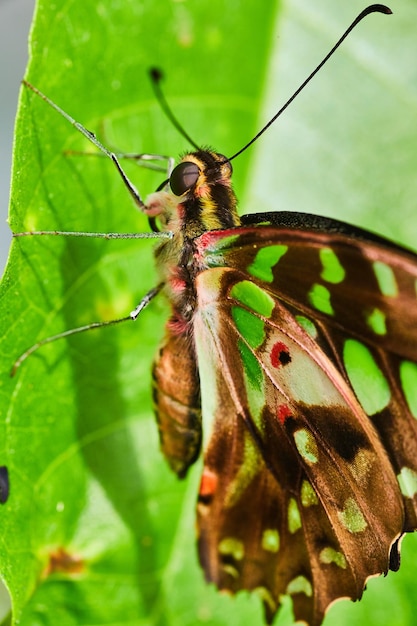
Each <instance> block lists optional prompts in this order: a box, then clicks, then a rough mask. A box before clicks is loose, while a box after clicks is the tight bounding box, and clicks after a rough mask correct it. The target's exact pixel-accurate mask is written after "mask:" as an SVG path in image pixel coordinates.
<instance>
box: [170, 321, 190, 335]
mask: <svg viewBox="0 0 417 626" xmlns="http://www.w3.org/2000/svg"><path fill="white" fill-rule="evenodd" d="M190 324H191V322H187V321H186V320H185V319H183V318H182V317H171V319H169V320H168V321H167V324H166V327H167V329H168V331H169V332H171V333H172V334H173V335H186V334H187V333H188V332H189V330H190Z"/></svg>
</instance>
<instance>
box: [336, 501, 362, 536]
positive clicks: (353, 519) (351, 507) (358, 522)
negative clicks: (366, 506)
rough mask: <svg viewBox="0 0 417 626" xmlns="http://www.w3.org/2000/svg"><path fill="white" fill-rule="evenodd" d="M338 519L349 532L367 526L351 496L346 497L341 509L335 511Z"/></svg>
mask: <svg viewBox="0 0 417 626" xmlns="http://www.w3.org/2000/svg"><path fill="white" fill-rule="evenodd" d="M337 515H338V518H339V520H340V521H341V523H342V524H343V526H344V527H345V528H346V530H348V531H349V532H350V533H352V534H354V533H360V532H362V531H364V530H365V528H366V527H367V526H368V524H367V523H366V520H365V518H364V516H363V515H362V512H361V510H360V508H359V506H358V504H357V502H356V501H355V500H354V499H353V498H348V499H347V500H346V502H345V506H344V509H343V511H338V513H337Z"/></svg>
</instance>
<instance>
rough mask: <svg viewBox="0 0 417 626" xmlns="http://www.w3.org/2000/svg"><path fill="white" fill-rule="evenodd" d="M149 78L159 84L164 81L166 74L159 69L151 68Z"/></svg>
mask: <svg viewBox="0 0 417 626" xmlns="http://www.w3.org/2000/svg"><path fill="white" fill-rule="evenodd" d="M149 76H150V77H151V80H152V81H153V82H154V83H159V82H160V81H161V80H162V79H163V77H164V74H163V72H162V70H161V69H159V67H151V68H150V69H149Z"/></svg>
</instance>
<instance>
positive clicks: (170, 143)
mask: <svg viewBox="0 0 417 626" xmlns="http://www.w3.org/2000/svg"><path fill="white" fill-rule="evenodd" d="M361 8H363V5H362V4H361V3H359V1H358V0H355V1H354V2H351V3H347V4H346V5H345V6H341V5H335V4H334V3H332V2H331V0H326V1H325V0H323V1H320V2H315V3H314V4H311V2H307V1H304V0H297V1H294V2H292V3H291V6H287V5H284V4H282V5H279V4H278V3H276V4H275V3H269V4H266V3H264V4H263V5H262V7H260V5H259V3H255V2H242V1H240V2H237V1H235V2H227V3H226V2H221V1H220V0H214V1H213V0H211V1H210V2H209V1H208V0H200V2H198V3H192V4H191V3H189V2H179V1H177V2H174V1H172V2H168V1H166V0H164V1H161V2H159V3H156V2H154V1H152V0H142V1H135V2H133V1H126V2H112V3H110V2H109V3H104V2H101V3H97V2H93V0H84V1H83V2H82V3H80V2H76V1H75V0H70V1H69V2H66V3H63V4H60V3H58V4H56V3H52V2H50V1H46V0H43V1H42V2H39V3H38V6H37V11H36V17H35V22H34V26H33V30H32V34H31V60H30V64H29V68H28V73H27V79H28V80H29V81H30V82H31V83H32V84H34V85H36V86H37V87H38V88H39V89H41V90H42V91H43V92H44V93H46V94H47V95H48V96H49V97H50V98H51V99H52V100H54V101H55V102H56V103H57V104H59V105H60V106H61V107H62V108H63V109H64V110H65V111H67V112H68V113H69V114H70V115H72V116H73V117H74V118H75V119H76V120H78V121H80V122H81V123H83V124H84V125H85V126H86V127H87V128H88V129H90V130H92V131H94V132H95V133H96V134H97V136H98V137H99V138H100V139H101V140H102V141H103V142H104V143H105V144H106V145H108V146H110V147H115V148H117V149H118V150H121V151H124V152H136V153H140V152H152V153H162V154H168V155H177V154H178V153H180V152H182V151H185V150H187V149H189V146H188V145H187V142H186V141H185V140H184V139H183V138H182V137H180V136H179V135H178V133H177V132H176V131H175V129H173V128H172V125H171V124H170V123H169V121H167V120H166V119H165V117H164V115H163V113H162V112H161V110H160V107H159V105H158V104H157V103H156V101H155V97H154V95H153V94H152V90H151V87H150V84H149V80H148V78H147V70H148V68H149V67H150V66H155V65H156V66H160V67H161V68H163V70H164V72H165V75H166V80H165V83H164V89H165V92H166V95H167V98H168V99H169V102H170V104H171V106H172V108H173V110H174V111H175V113H176V115H177V116H178V118H179V119H180V120H181V121H182V122H183V123H184V126H185V128H186V130H187V132H188V133H189V134H190V135H191V136H192V137H193V138H194V140H195V141H196V142H197V143H199V144H200V143H201V144H203V145H205V144H210V145H213V146H214V147H215V148H216V149H219V150H220V151H222V152H224V153H225V154H229V155H230V154H232V153H234V152H235V151H236V150H238V149H239V148H240V147H241V146H242V145H243V144H244V143H245V142H246V141H247V140H249V139H250V138H251V137H252V136H253V134H254V133H255V132H256V130H257V129H258V128H259V126H261V125H262V123H263V122H264V121H265V120H267V119H268V117H269V116H270V115H271V114H272V113H273V112H274V111H275V110H276V109H277V108H278V106H279V104H281V103H282V102H283V101H284V100H285V99H286V98H287V97H288V96H289V95H291V93H292V92H293V90H294V89H295V88H296V87H297V86H298V84H299V83H300V82H302V80H303V79H304V78H305V76H306V75H307V73H308V72H309V71H310V70H311V69H313V66H314V65H315V64H317V63H318V62H319V61H320V60H321V58H322V57H323V55H324V54H325V53H326V52H327V51H328V49H329V48H330V47H331V45H333V43H334V42H335V40H336V39H337V37H338V36H339V35H340V34H341V32H342V31H343V29H344V28H345V27H346V26H347V25H348V23H349V22H350V20H351V19H353V17H354V16H355V14H356V13H357V12H358V11H359V10H360V9H361ZM394 8H395V7H394ZM413 17H417V10H416V8H415V7H414V6H413V4H412V2H411V0H407V1H405V0H404V2H403V3H402V6H401V10H399V9H398V15H394V16H393V17H391V18H387V17H385V16H380V15H375V16H371V17H369V18H368V19H367V20H366V22H365V23H363V24H361V25H360V27H359V28H358V30H357V31H356V32H355V33H354V34H353V35H352V36H351V37H350V38H349V40H348V41H347V42H346V43H345V44H344V46H343V48H342V49H341V50H340V51H339V52H338V54H337V56H336V57H335V58H334V59H333V60H332V62H331V64H330V65H329V66H328V67H326V69H325V70H323V71H322V72H321V73H320V75H319V76H318V77H317V78H316V79H315V81H314V82H313V83H312V84H311V85H310V86H309V87H308V90H307V91H306V92H304V93H303V95H301V96H300V97H299V98H298V99H297V101H296V102H295V103H294V104H293V105H292V107H291V108H290V110H288V111H287V112H286V113H285V116H284V117H283V118H282V119H281V120H280V121H279V122H277V124H276V125H275V127H274V128H273V129H271V131H270V132H269V133H267V134H266V135H265V136H264V137H263V139H262V140H261V141H260V142H259V143H258V144H257V145H256V147H254V148H253V149H252V151H248V152H247V153H246V154H245V155H244V156H242V157H240V158H239V159H237V160H236V161H235V162H234V170H235V180H236V185H237V190H238V194H239V196H240V198H241V210H242V212H249V211H260V210H279V209H285V210H290V209H294V210H300V211H307V212H315V213H323V214H327V215H330V216H333V217H337V218H339V219H345V220H348V221H349V220H350V221H353V222H355V223H357V224H358V225H362V226H368V227H370V228H372V229H373V230H376V231H378V232H379V233H382V234H386V235H391V236H393V237H395V238H396V239H398V240H399V241H403V242H404V243H408V244H409V245H413V243H414V241H415V235H416V227H417V219H416V217H415V211H414V203H415V197H416V191H417V190H416V186H417V181H416V179H415V170H416V167H415V166H416V164H415V160H416V157H415V155H416V154H417V152H416V150H415V146H416V142H417V138H416V137H414V138H413V137H412V133H411V131H410V129H412V128H414V127H416V123H415V122H416V116H417V107H416V98H415V91H416V84H417V76H416V75H415V73H413V71H414V70H413V69H412V68H411V66H410V63H409V59H410V58H415V57H416V47H417V43H416V38H415V32H414V31H415V29H413V24H415V23H416V21H415V19H414V20H413ZM277 92H278V93H277ZM73 150H83V151H85V150H91V146H90V145H89V144H88V143H87V142H86V140H85V139H84V138H83V137H81V135H80V134H79V133H77V131H76V130H75V129H74V128H72V127H71V126H70V125H69V124H68V122H66V121H65V120H64V119H63V118H61V117H60V116H59V115H58V114H57V113H56V112H55V111H53V110H52V109H51V108H50V107H48V106H47V105H46V104H45V103H44V102H43V101H42V100H40V99H39V98H37V97H36V96H35V95H34V94H33V93H32V92H30V91H29V90H27V89H23V90H22V94H21V102H20V107H19V115H18V121H17V128H16V142H15V160H14V170H13V194H12V199H11V207H10V224H11V227H12V229H13V231H15V232H19V231H23V230H31V229H43V230H53V229H65V230H82V231H88V230H90V231H102V232H118V231H119V232H130V231H131V232H133V231H144V230H147V229H148V227H147V224H146V220H145V219H144V218H143V217H142V216H141V215H139V214H138V213H137V212H136V211H135V209H134V208H132V202H131V199H130V198H129V197H128V194H127V192H126V190H125V188H124V187H123V184H122V182H121V180H120V179H119V177H118V175H117V172H116V171H115V168H114V166H113V165H112V163H111V162H110V161H107V160H106V159H104V158H101V157H97V156H95V157H93V156H90V157H87V156H77V155H74V154H68V151H73ZM126 169H127V170H128V173H129V175H130V176H131V177H132V178H133V179H134V181H135V184H137V186H138V188H139V189H140V191H141V193H142V194H143V195H146V193H147V192H151V191H153V190H154V189H155V188H156V187H157V186H158V184H159V183H160V182H161V180H163V175H162V177H161V175H160V174H155V173H154V172H150V171H148V170H144V169H143V168H138V167H136V166H135V165H134V164H132V163H128V162H127V163H126ZM243 198H245V200H243ZM399 212H400V213H399ZM399 215H400V218H399V217H398V216H399ZM156 280H157V278H156V275H155V272H154V269H153V261H152V246H151V244H150V243H149V242H146V241H139V242H138V241H120V240H119V241H95V240H79V239H77V240H70V239H63V238H58V237H51V238H49V237H48V238H47V237H44V238H41V237H39V238H20V239H17V240H15V241H14V244H13V250H12V253H11V256H10V260H9V264H8V268H7V271H6V274H5V276H4V279H3V282H2V285H1V291H0V298H1V300H0V302H1V309H0V324H1V327H2V331H1V337H2V339H1V344H0V345H1V347H0V349H1V360H0V364H1V376H0V385H1V387H0V392H1V396H0V428H1V430H2V435H3V436H2V438H1V441H2V442H3V444H2V450H1V454H0V464H6V465H7V466H8V467H9V472H10V498H9V500H8V502H7V503H6V504H5V505H4V506H1V507H0V518H1V527H2V541H1V543H0V562H1V575H2V577H3V579H4V581H5V583H6V585H7V587H8V589H9V591H10V594H11V597H12V603H13V610H14V619H15V620H20V623H21V624H23V625H29V624H30V625H31V626H32V625H34V624H40V623H42V624H54V625H55V624H57V623H60V624H62V625H63V626H64V625H65V626H66V625H67V624H91V623H95V624H110V623H112V624H115V623H123V624H128V625H130V624H132V625H133V624H135V625H138V624H152V625H156V624H158V625H159V624H167V625H169V626H173V625H178V626H179V625H181V626H186V625H187V624H189V625H193V624H196V623H209V624H211V625H214V626H217V625H219V626H220V625H223V624H236V625H237V624H242V623H253V624H256V623H259V624H261V623H262V611H261V608H260V606H259V602H258V600H257V599H256V598H255V597H250V596H249V595H248V594H245V593H243V594H239V596H238V597H237V598H236V599H234V598H229V597H225V596H222V595H221V594H218V593H217V592H216V591H215V590H214V589H213V587H211V586H206V585H205V583H204V581H203V574H202V573H201V571H200V569H199V567H198V564H197V557H196V550H195V540H194V507H195V498H196V491H197V484H198V480H199V468H198V467H197V468H195V470H193V472H192V473H191V475H190V477H189V478H187V480H186V482H179V481H177V480H176V478H175V477H174V476H172V475H171V473H170V472H169V470H168V469H167V467H166V465H165V463H164V461H163V460H162V457H161V455H160V453H159V451H158V441H157V434H156V427H155V425H154V423H153V418H152V407H151V394H150V381H151V376H150V369H151V363H152V358H153V354H154V353H155V350H156V349H157V345H158V341H159V339H160V338H161V336H162V333H163V323H164V319H165V318H166V316H167V308H166V305H165V303H164V302H163V301H159V300H158V299H156V300H155V301H153V302H152V303H151V305H150V306H149V307H148V309H147V310H146V311H144V312H143V313H142V314H141V315H140V316H139V318H138V320H137V321H136V322H135V323H134V324H130V323H127V324H125V325H122V326H118V327H111V328H107V329H103V330H99V331H97V330H96V331H91V332H90V333H86V334H83V335H79V336H75V337H72V338H71V339H68V340H61V341H58V342H56V343H52V344H50V345H48V346H46V347H44V348H42V349H41V350H39V351H38V352H37V353H35V354H34V355H33V356H31V357H30V358H29V359H28V360H27V361H26V362H25V363H24V364H23V365H22V366H21V368H20V369H19V370H18V372H17V374H16V376H15V378H13V379H10V377H9V371H10V369H11V367H12V364H13V363H14V361H15V360H16V358H17V357H18V356H19V355H20V354H21V353H22V352H23V351H24V350H25V349H27V348H28V347H29V346H31V345H33V344H34V343H35V342H37V341H39V340H40V339H42V338H44V337H47V336H49V335H52V334H54V333H57V332H60V331H62V330H66V329H68V328H73V327H76V326H79V325H82V324H85V323H88V322H91V321H97V320H105V319H106V320H107V319H114V318H117V317H120V316H124V315H126V314H128V312H129V311H130V310H131V309H133V308H134V306H135V305H136V304H137V303H138V301H139V300H140V298H141V297H142V296H143V295H144V294H145V293H146V292H147V291H148V290H149V289H150V288H151V287H153V286H154V285H155V284H156ZM410 544H412V541H411V538H410V539H408V540H407V541H406V542H404V551H403V552H404V558H403V566H402V571H401V572H400V573H399V574H398V575H392V574H391V575H390V576H389V577H388V579H384V580H383V579H380V580H375V581H372V582H371V583H370V584H369V588H370V589H369V590H368V591H367V592H366V593H365V595H364V600H363V601H362V602H361V603H360V604H359V605H358V604H357V603H356V604H355V605H352V604H349V603H345V602H344V603H339V604H338V605H336V606H335V607H334V608H332V609H331V610H330V613H329V616H328V618H327V619H326V621H328V622H329V623H331V622H332V620H334V619H335V618H334V616H337V623H338V624H342V623H348V621H347V620H348V617H346V616H351V617H350V618H349V619H350V621H351V622H352V621H355V623H358V624H359V623H361V622H360V619H361V617H358V616H362V618H363V623H364V624H369V625H371V626H372V624H377V623H378V624H379V625H381V624H392V621H391V619H392V613H390V611H389V610H388V608H386V609H385V611H384V610H383V609H382V608H381V607H382V606H383V603H384V601H385V602H386V605H385V606H386V607H391V606H392V604H394V601H395V606H396V613H397V614H399V615H401V616H403V620H402V621H401V622H400V621H398V623H401V624H404V625H405V624H412V623H413V616H414V613H413V597H414V596H413V593H411V592H410V591H409V589H410V588H411V584H413V583H412V582H411V581H412V580H413V578H412V576H413V573H412V571H411V572H409V573H408V578H407V561H409V562H412V558H411V557H410V556H409V555H410V554H411V552H412V549H413V546H412V545H410ZM414 544H415V542H414ZM62 550H65V553H66V554H67V555H70V556H71V557H72V559H73V562H72V563H71V561H70V560H68V559H66V560H65V559H64V558H63V552H62ZM414 553H415V554H416V553H417V550H416V549H415V547H414ZM51 555H55V560H54V566H55V569H56V571H55V572H54V573H50V572H49V570H48V566H49V567H50V564H51V562H50V559H51ZM59 566H60V567H61V571H59ZM71 570H72V571H71ZM77 570H78V571H77ZM400 580H401V581H403V580H404V581H405V582H403V583H402V585H403V586H401V584H400V583H397V581H400ZM377 587H378V590H379V591H375V592H374V589H376V588H377ZM390 602H391V603H392V604H390ZM339 616H340V617H339ZM343 620H344V621H343ZM384 620H385V621H384ZM277 622H278V623H279V624H284V623H291V616H290V608H289V606H288V605H286V606H285V609H284V610H283V611H282V614H281V615H280V616H279V618H278V620H277Z"/></svg>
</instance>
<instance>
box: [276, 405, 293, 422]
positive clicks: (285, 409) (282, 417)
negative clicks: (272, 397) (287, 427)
mask: <svg viewBox="0 0 417 626" xmlns="http://www.w3.org/2000/svg"><path fill="white" fill-rule="evenodd" d="M289 417H292V412H291V409H290V407H289V406H287V405H286V404H280V405H279V406H278V408H277V418H278V420H279V422H280V423H281V424H285V422H286V421H287V419H288V418H289Z"/></svg>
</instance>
